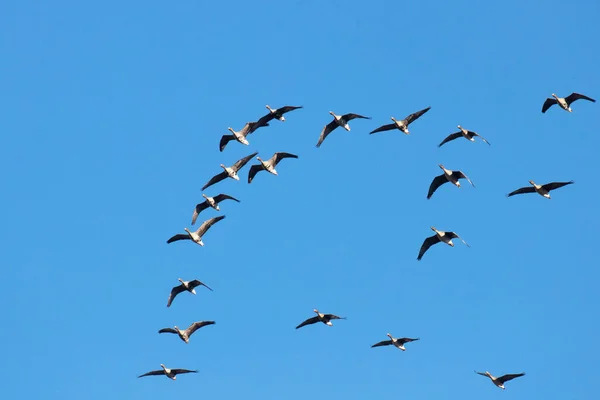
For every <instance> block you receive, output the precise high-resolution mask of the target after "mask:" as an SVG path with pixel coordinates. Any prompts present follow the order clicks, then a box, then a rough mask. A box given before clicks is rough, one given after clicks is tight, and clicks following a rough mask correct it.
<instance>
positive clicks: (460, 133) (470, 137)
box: [438, 125, 490, 147]
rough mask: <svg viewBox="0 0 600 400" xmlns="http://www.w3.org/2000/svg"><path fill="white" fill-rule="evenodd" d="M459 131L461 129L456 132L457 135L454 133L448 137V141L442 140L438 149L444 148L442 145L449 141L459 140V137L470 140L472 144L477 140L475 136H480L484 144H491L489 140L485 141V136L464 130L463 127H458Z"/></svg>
mask: <svg viewBox="0 0 600 400" xmlns="http://www.w3.org/2000/svg"><path fill="white" fill-rule="evenodd" d="M458 129H460V131H458V132H456V133H453V134H451V135H448V137H447V138H446V139H444V140H442V143H440V144H438V147H442V145H443V144H444V143H447V142H449V141H451V140H454V139H458V138H459V137H461V136H462V137H464V138H465V139H468V140H470V141H471V142H474V141H475V138H474V137H475V136H479V137H480V138H481V140H483V141H484V142H486V143H487V144H490V142H488V141H487V140H485V139H484V138H483V136H481V135H480V134H478V133H476V132H473V131H469V130H467V129H465V128H463V127H462V126H460V125H458Z"/></svg>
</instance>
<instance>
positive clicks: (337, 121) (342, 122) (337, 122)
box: [317, 111, 371, 147]
mask: <svg viewBox="0 0 600 400" xmlns="http://www.w3.org/2000/svg"><path fill="white" fill-rule="evenodd" d="M329 114H331V115H333V121H331V122H330V123H328V124H327V125H325V126H324V127H323V130H322V131H321V136H319V141H318V142H317V147H321V143H323V140H325V138H326V137H327V135H329V134H330V133H331V131H333V130H334V129H335V128H337V127H338V126H341V127H342V128H344V129H345V130H347V131H349V130H350V125H348V122H349V121H351V120H353V119H355V118H362V119H371V117H363V116H362V115H358V114H352V113H350V114H344V115H335V113H334V112H333V111H329Z"/></svg>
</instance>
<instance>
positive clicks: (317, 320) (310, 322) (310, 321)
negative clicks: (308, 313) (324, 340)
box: [296, 317, 319, 329]
mask: <svg viewBox="0 0 600 400" xmlns="http://www.w3.org/2000/svg"><path fill="white" fill-rule="evenodd" d="M317 322H319V317H312V318H309V319H307V320H306V321H304V322H303V323H301V324H300V325H298V326H297V327H296V329H298V328H302V327H303V326H306V325H310V324H314V323H317Z"/></svg>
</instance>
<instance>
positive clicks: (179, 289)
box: [167, 285, 185, 307]
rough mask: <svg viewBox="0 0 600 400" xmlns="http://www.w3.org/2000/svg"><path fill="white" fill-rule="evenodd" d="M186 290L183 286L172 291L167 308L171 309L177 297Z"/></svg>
mask: <svg viewBox="0 0 600 400" xmlns="http://www.w3.org/2000/svg"><path fill="white" fill-rule="evenodd" d="M184 290H185V288H184V287H183V285H179V286H175V287H174V288H173V289H171V294H170V295H169V300H168V301H167V307H171V303H173V300H174V299H175V297H176V296H177V295H178V294H179V293H181V292H183V291H184Z"/></svg>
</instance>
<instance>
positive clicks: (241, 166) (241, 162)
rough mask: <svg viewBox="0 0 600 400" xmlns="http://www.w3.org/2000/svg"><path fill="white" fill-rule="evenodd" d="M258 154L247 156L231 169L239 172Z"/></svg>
mask: <svg viewBox="0 0 600 400" xmlns="http://www.w3.org/2000/svg"><path fill="white" fill-rule="evenodd" d="M257 154H258V152H255V153H252V154H250V155H247V156H246V157H244V158H242V159H239V160H237V162H236V163H235V164H233V165H232V166H231V168H232V169H233V170H234V171H235V172H238V171H239V170H240V169H242V168H244V165H246V164H248V161H250V159H251V158H252V157H254V156H255V155H257Z"/></svg>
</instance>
